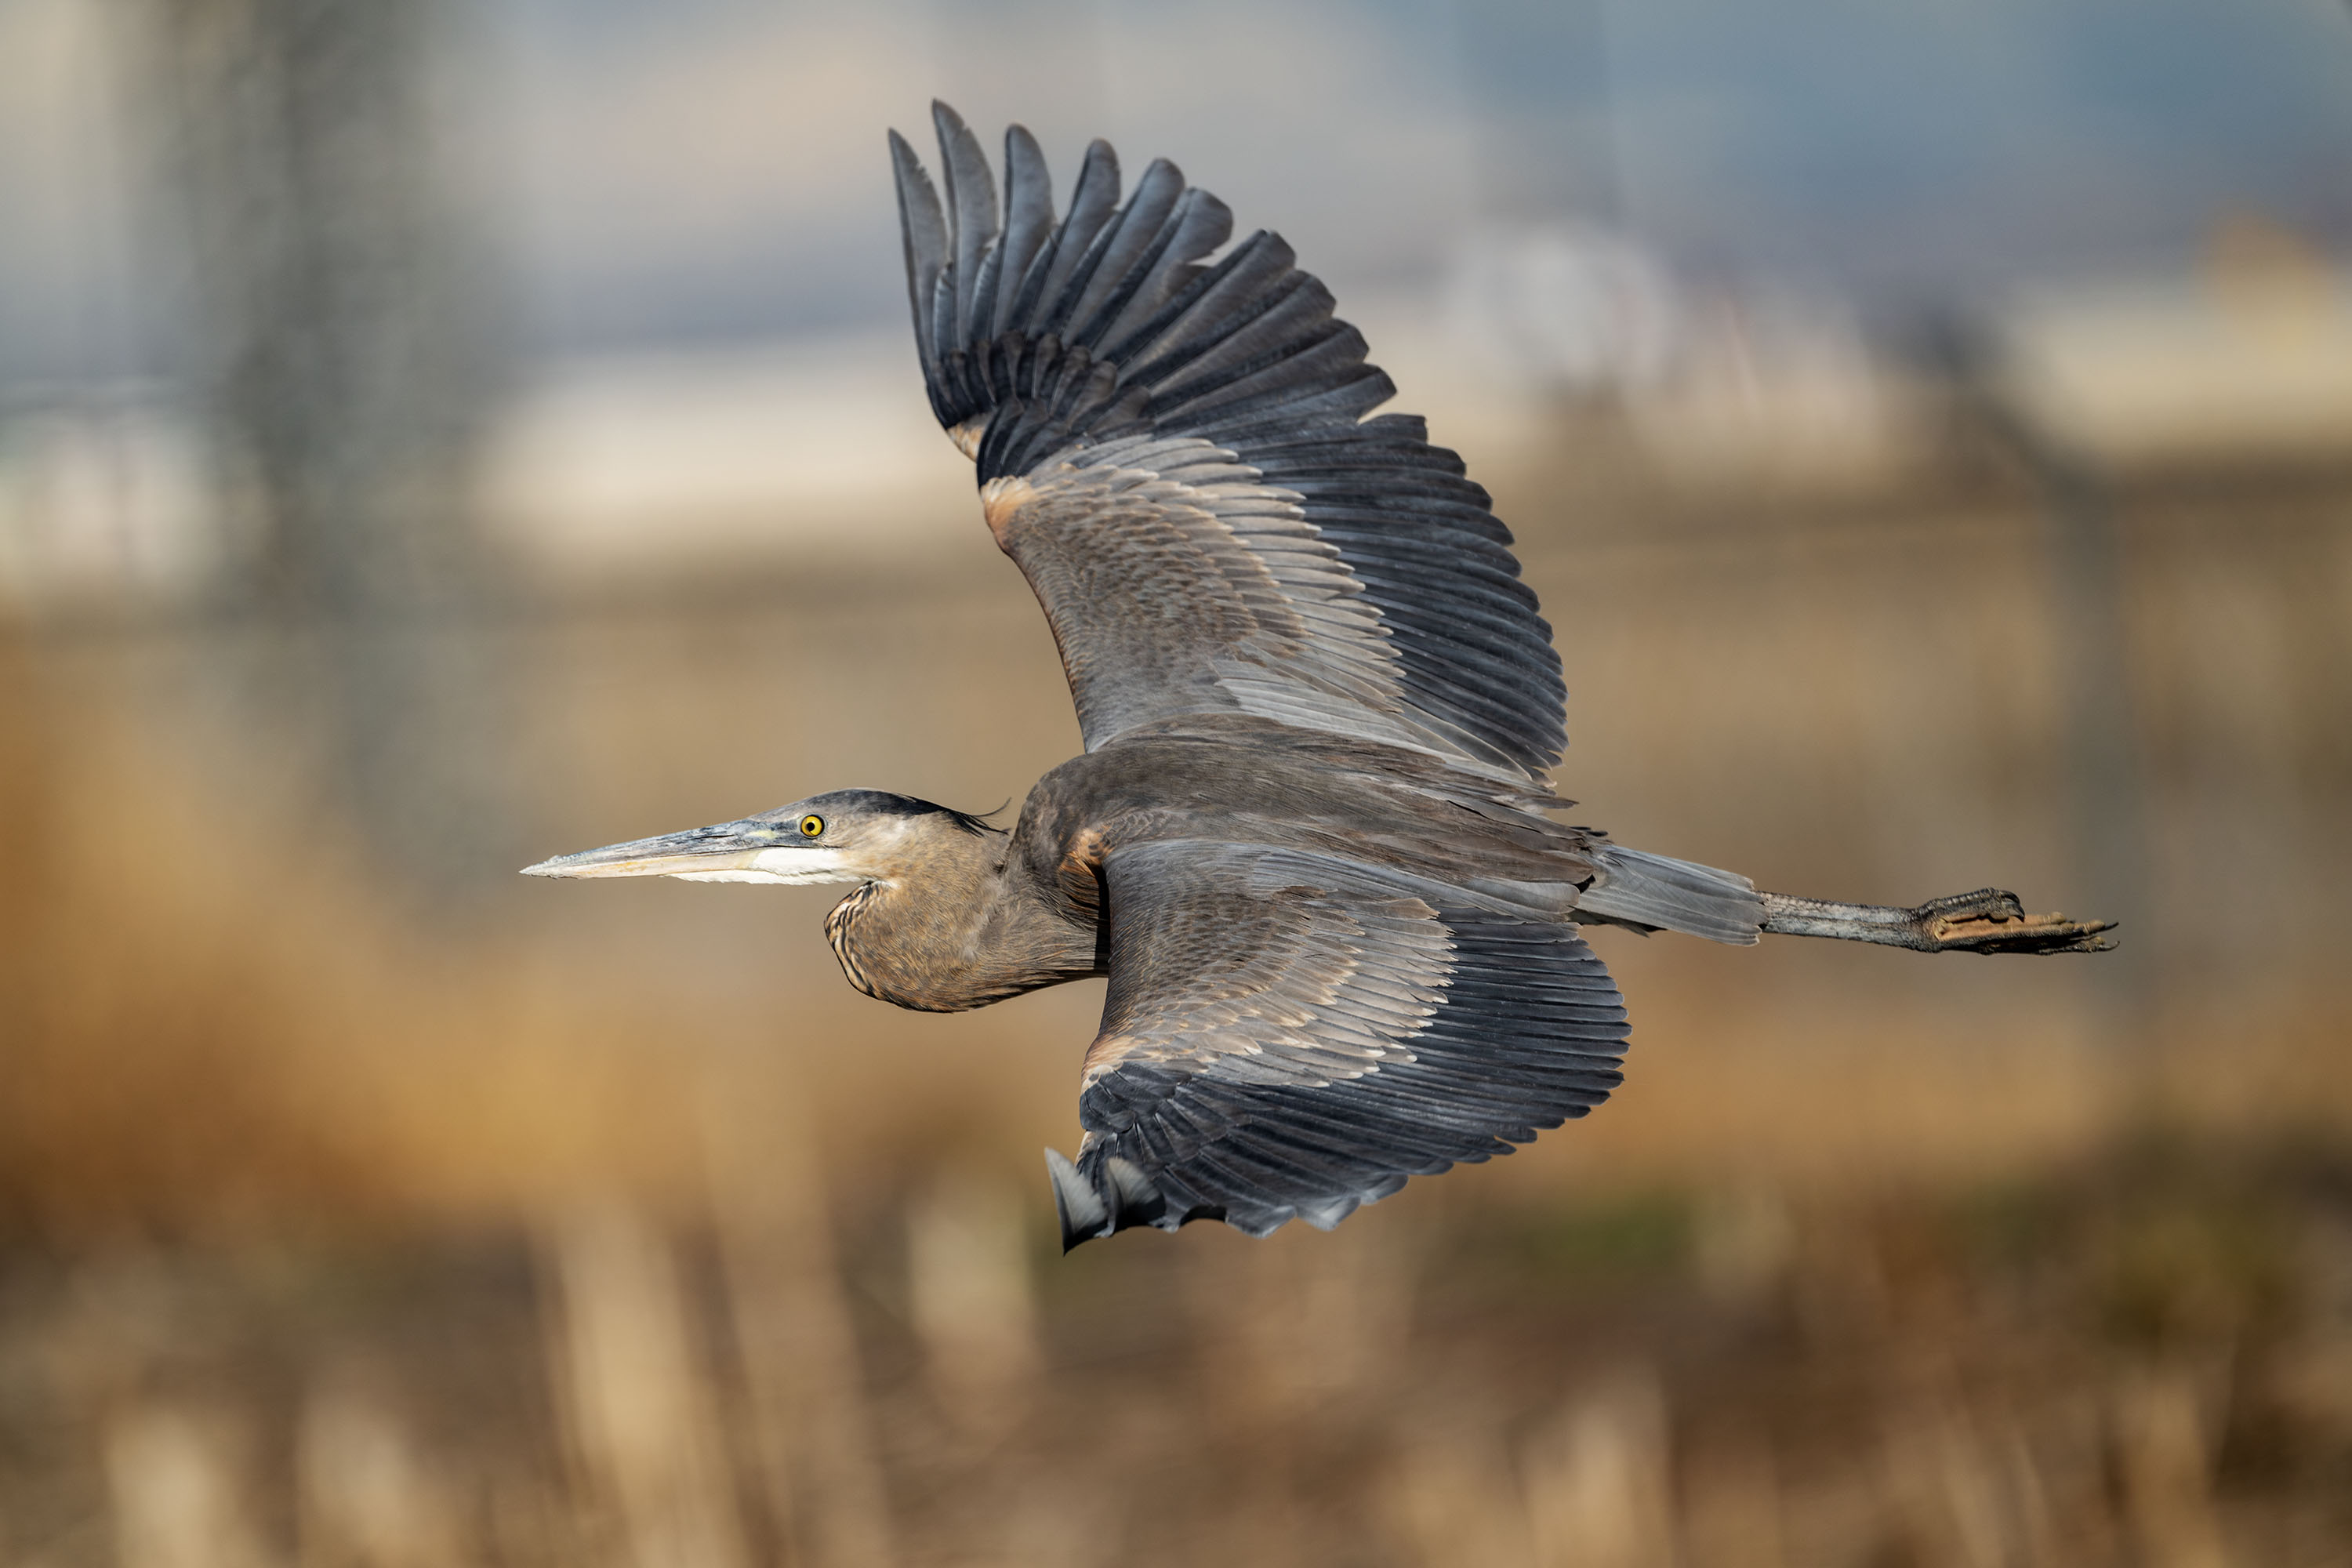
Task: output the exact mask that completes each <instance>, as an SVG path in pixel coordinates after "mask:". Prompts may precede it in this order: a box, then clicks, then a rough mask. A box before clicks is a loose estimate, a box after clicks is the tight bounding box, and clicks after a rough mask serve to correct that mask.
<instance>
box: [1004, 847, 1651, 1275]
mask: <svg viewBox="0 0 2352 1568" xmlns="http://www.w3.org/2000/svg"><path fill="white" fill-rule="evenodd" d="M1105 876H1106V883H1107V890H1108V899H1109V919H1110V942H1109V952H1110V973H1111V981H1110V994H1109V996H1108V1002H1107V1004H1106V1006H1105V1008H1104V1014H1103V1027H1102V1034H1101V1036H1100V1037H1098V1038H1097V1040H1096V1042H1095V1045H1094V1047H1093V1048H1092V1049H1091V1050H1089V1051H1088V1053H1087V1077H1086V1082H1085V1088H1084V1089H1083V1091H1082V1093H1081V1095H1080V1099H1079V1120H1080V1121H1081V1122H1082V1123H1083V1124H1084V1126H1085V1127H1086V1129H1087V1136H1086V1141H1085V1142H1084V1143H1083V1144H1082V1145H1081V1147H1080V1150H1079V1153H1078V1158H1077V1161H1076V1164H1075V1166H1072V1165H1070V1164H1069V1163H1067V1162H1063V1161H1059V1160H1058V1159H1057V1160H1056V1161H1054V1162H1050V1163H1051V1165H1052V1168H1053V1173H1054V1178H1055V1194H1056V1198H1057V1201H1058V1202H1059V1203H1060V1205H1061V1210H1062V1215H1063V1225H1064V1241H1065V1244H1066V1245H1071V1246H1075V1245H1076V1243H1077V1242H1079V1241H1082V1240H1085V1239H1087V1237H1090V1236H1095V1235H1108V1234H1109V1233H1110V1232H1112V1231H1114V1230H1118V1229H1122V1228H1125V1227H1126V1226H1131V1225H1145V1224H1149V1225H1156V1226H1161V1227H1162V1228H1165V1229H1171V1230H1172V1229H1174V1228H1175V1227H1176V1226H1180V1225H1181V1224H1183V1223H1185V1222H1186V1221H1188V1220H1193V1219H1201V1218H1219V1219H1223V1220H1225V1221H1227V1222H1228V1223H1230V1224H1232V1225H1234V1226H1237V1227H1239V1228H1241V1229H1243V1230H1245V1231H1249V1232H1251V1233H1252V1234H1254V1235H1264V1234H1265V1233H1266V1232H1267V1231H1270V1230H1272V1229H1274V1228H1275V1227H1276V1226H1280V1225H1283V1224H1284V1223H1286V1222H1287V1221H1288V1220H1290V1219H1292V1218H1303V1219H1305V1220H1307V1222H1308V1223H1309V1224H1311V1225H1317V1226H1331V1225H1335V1224H1337V1223H1338V1222H1339V1220H1341V1219H1342V1218H1344V1217H1346V1216H1347V1215H1349V1214H1350V1213H1352V1212H1353V1211H1354V1210H1355V1208H1356V1207H1357V1205H1360V1204H1365V1203H1370V1202H1373V1201H1376V1200H1377V1199H1380V1198H1382V1197H1385V1196H1387V1195H1389V1194H1391V1193H1394V1192H1395V1191H1396V1190H1397V1189H1398V1188H1400V1187H1402V1185H1403V1184H1404V1183H1405V1180H1406V1178H1407V1177H1410V1176H1415V1175H1432V1174H1435V1173H1438V1172H1441V1171H1444V1170H1445V1169H1447V1168H1448V1167H1450V1166H1452V1165H1454V1164H1455V1163H1460V1162H1465V1161H1481V1160H1485V1159H1487V1158H1489V1157H1491V1156H1493V1155H1495V1154H1498V1153H1507V1152H1509V1151H1510V1147H1511V1145H1512V1144H1514V1143H1520V1142H1527V1141H1528V1140H1529V1139H1532V1138H1533V1137H1534V1136H1535V1135H1536V1133H1537V1131H1538V1130H1540V1129H1543V1128H1548V1127H1557V1126H1559V1124H1560V1122H1561V1121H1565V1120H1567V1119H1569V1118H1571V1117H1578V1116H1582V1115H1583V1114H1584V1113H1585V1112H1586V1111H1587V1110H1591V1108H1592V1107H1593V1106H1595V1105H1598V1104H1600V1103H1601V1101H1602V1100H1606V1099H1607V1098H1608V1096H1609V1092H1610V1090H1611V1089H1613V1088H1614V1087H1615V1086H1616V1084H1617V1083H1618V1081H1619V1078H1620V1074H1619V1072H1618V1064H1619V1061H1620V1059H1621V1058H1622V1055H1623V1053H1624V1048H1625V1038H1626V1027H1625V1009H1624V1006H1623V1005H1622V1002H1621V1001H1620V999H1619V997H1618V994H1617V988H1616V985H1615V984H1614V983H1613V982H1612V980H1611V979H1610V978H1609V974H1608V972H1607V971H1606V970H1605V969H1603V968H1602V967H1601V961H1600V960H1599V959H1598V958H1596V957H1594V956H1593V954H1592V952H1591V949H1589V948H1588V947H1586V946H1585V944H1584V942H1583V941H1582V939H1581V938H1580V937H1579V936H1578V935H1577V932H1576V928H1575V927H1573V926H1571V925H1567V924H1563V923H1559V922H1556V921H1544V920H1535V919H1529V918H1528V916H1527V915H1526V913H1525V912H1523V911H1518V910H1512V909H1509V908H1507V907H1504V906H1501V905H1498V904H1496V903H1495V902H1493V901H1490V900H1487V899H1485V898H1483V897H1482V896H1481V895H1480V894H1478V893H1476V892H1475V891H1473V890H1471V889H1465V888H1460V887H1453V886H1449V885H1446V884H1444V883H1443V882H1440V881H1436V880H1433V879H1427V878H1423V877H1416V876H1412V875H1411V874H1408V873H1404V872H1401V871H1398V870H1395V869H1392V868H1385V867H1379V866H1373V865H1369V864H1365V863H1362V862H1358V861H1351V860H1347V859H1343V858H1339V857H1336V856H1328V855H1321V854H1314V853H1307V852H1301V851H1297V850H1288V849H1279V848H1270V847H1265V846H1258V845H1240V844H1223V843H1210V842H1204V841H1200V840H1162V841H1159V842H1154V843H1150V844H1143V845H1138V846H1135V847H1129V848H1124V849H1120V850H1118V851H1115V852H1114V853H1113V854H1112V855H1111V856H1110V857H1109V858H1108V862H1107V864H1106V868H1105Z"/></svg>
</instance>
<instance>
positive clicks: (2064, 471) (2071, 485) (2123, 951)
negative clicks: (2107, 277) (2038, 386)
mask: <svg viewBox="0 0 2352 1568" xmlns="http://www.w3.org/2000/svg"><path fill="white" fill-rule="evenodd" d="M1927 347H1928V358H1929V361H1930V364H1931V367H1932V368H1933V369H1934V370H1935V371H1936V373H1937V374H1938V375H1939V376H1940V377H1941V378H1942V379H1943V380H1944V382H1945V384H1947V385H1948V387H1949V388H1950V390H1951V394H1952V395H1953V398H1954V402H1955V404H1956V405H1957V409H1958V414H1959V416H1960V418H1961V420H1962V421H1963V422H1964V424H1965V425H1966V426H1969V427H1970V428H1971V429H1972V430H1973V431H1974V433H1975V434H1976V435H1977V436H1978V437H1979V438H1980V439H1983V440H1986V441H1989V442H1990V444H1991V446H1992V447H1994V448H1995V449H1996V450H1997V451H1998V452H1999V453H2000V455H2001V456H2002V457H2004V458H2007V459H2009V460H2010V461H2012V462H2014V463H2016V464H2017V465H2018V466H2019V467H2020V468H2022V469H2023V471H2024V473H2025V475H2026V477H2027V479H2030V480H2031V481H2032V485H2033V488H2034V490H2035V494H2036V496H2037V498H2038V500H2040V503H2041V508H2042V521H2043V526H2044V529H2045V536H2046V538H2047V539H2048V542H2049V560H2050V574H2051V585H2052V590H2053V600H2054V601H2055V605H2056V609H2057V612H2058V624H2057V626H2056V634H2057V635H2056V637H2054V638H2053V643H2054V645H2055V649H2056V653H2057V679H2058V686H2059V691H2060V700H2061V710H2060V711H2061V721H2062V722H2063V725H2064V726H2065V732H2064V737H2063V740H2064V744H2065V748H2066V763H2067V782H2068V796H2069V798H2068V802H2067V805H2068V809H2069V816H2070V818H2071V826H2072V828H2073V838H2074V849H2075V855H2076V858H2077V864H2078V868H2079V870H2080V873H2081V876H2082V897H2083V904H2082V909H2083V911H2084V913H2086V914H2090V915H2094V916H2095V917H2096V918H2098V919H2102V920H2112V921H2116V922H2117V925H2118V929H2117V931H2116V935H2117V937H2118V938H2119V939H2120V944H2119V947H2118V951H2117V952H2116V953H2115V954H2114V955H2112V956H2110V957H2105V958H2102V959H2100V960H2099V961H2098V963H2096V964H2095V965H2092V966H2091V968H2092V969H2094V970H2095V972H2096V973H2095V984H2099V985H2101V986H2102V987H2103V993H2104V994H2105V998H2106V999H2107V1004H2108V1005H2107V1006H2106V1008H2105V1013H2106V1018H2105V1026H2106V1028H2107V1029H2108V1030H2109V1032H2110V1033H2112V1034H2113V1035H2115V1036H2116V1037H2118V1038H2131V1037H2137V1036H2138V1035H2140V1034H2142V1033H2144V1032H2145V1026H2146V1025H2147V1024H2148V1023H2149V1021H2150V1013H2151V1011H2152V1009H2151V1007H2150V1003H2151V1001H2152V998H2151V996H2150V993H2149V987H2150V986H2151V985H2152V984H2154V982H2155V978H2156V974H2157V969H2156V966H2155V964H2154V963H2153V962H2152V961H2153V960H2154V959H2155V957H2156V950H2155V938H2156V935H2157V932H2156V931H2155V930H2154V929H2153V921H2154V915H2155V910H2154V909H2153V907H2152V906H2151V904H2150V902H2149V900H2148V893H2147V889H2148V878H2147V864H2146V858H2147V852H2148V841H2147V802H2146V785H2145V782H2144V777H2143V773H2142V769H2141V764H2140V752H2139V725H2138V715H2137V704H2136V703H2135V701H2134V700H2133V694H2132V679H2131V666H2130V645H2129V628H2128V626H2126V619H2125V609H2124V565H2123V542H2122V538H2121V536H2120V533H2119V531H2118V530H2117V527H2116V505H2115V499H2114V496H2113V494H2112V492H2111V490H2110V489H2109V487H2108V485H2107V483H2106V481H2105V478H2104V477H2103V476H2102V475H2101V474H2100V473H2099V472H2098V470H2097V469H2096V468H2095V467H2094V466H2093V464H2092V463H2091V462H2090V461H2089V460H2088V459H2087V458H2084V457H2083V456H2081V455H2080V454H2078V453H2075V452H2073V451H2071V450H2069V449H2068V448H2067V447H2065V446H2064V445H2063V443H2061V442H2060V441H2058V440H2057V439H2055V438H2054V437H2052V436H2051V435H2050V434H2049V433H2048V432H2047V431H2045V430H2043V429H2042V428H2041V426H2039V425H2038V424H2037V423H2036V422H2035V421H2034V420H2033V419H2032V417H2030V416H2028V415H2027V414H2026V413H2025V412H2024V411H2023V410H2021V409H2020V408H2019V407H2018V406H2017V405H2016V403H2015V401H2014V399H2013V398H2011V395H2009V393H2008V392H2007V390H2006V389H2005V387H2004V386H2003V384H2002V377H2001V374H2000V372H2001V367H2000V363H1999V362H1998V360H1997V358H1996V355H1995V353H1994V351H1993V349H1992V347H1991V345H1990V342H1989V341H1988V339H1987V336H1986V334H1985V333H1984V332H1983V331H1981V330H1980V329H1979V328H1977V327H1975V326H1973V325H1971V324H1969V323H1964V322H1958V321H1944V322H1940V323H1938V324H1937V326H1936V327H1935V328H1934V330H1933V331H1932V332H1931V335H1930V338H1929V342H1928V345H1927Z"/></svg>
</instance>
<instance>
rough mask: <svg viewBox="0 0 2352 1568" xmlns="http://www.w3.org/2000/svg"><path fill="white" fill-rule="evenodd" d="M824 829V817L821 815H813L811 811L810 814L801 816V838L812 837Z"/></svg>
mask: <svg viewBox="0 0 2352 1568" xmlns="http://www.w3.org/2000/svg"><path fill="white" fill-rule="evenodd" d="M823 832H824V817H822V816H817V815H815V814H814V813H813V812H812V813H811V814H810V815H808V816H803V817H802V818H801V837H803V838H814V837H816V836H817V835H818V834H820V833H823Z"/></svg>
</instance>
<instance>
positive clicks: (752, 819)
mask: <svg viewBox="0 0 2352 1568" xmlns="http://www.w3.org/2000/svg"><path fill="white" fill-rule="evenodd" d="M995 832H996V829H994V828H992V827H990V826H988V825H987V824H986V823H984V822H982V820H981V819H980V818H978V817H976V816H969V815H967V814H966V813H964V812H961V811H954V810H950V808H949V807H947V806H944V805H932V804H931V803H930V802H929V801H927V800H913V799H909V798H908V796H906V795H891V794H888V793H887V792H886V791H883V790H878V789H843V790H835V791H834V792H833V793H832V794H831V795H811V796H810V797H809V798H808V799H806V800H801V801H794V802H793V804H792V805H786V806H779V807H778V808H777V809H775V810H774V811H763V812H761V814H760V815H759V816H747V817H745V818H743V819H742V820H741V821H740V822H721V823H719V824H717V825H715V826H710V827H697V828H691V829H689V830H688V831H687V832H684V833H665V834H663V835H662V836H661V837H657V838H637V839H632V840H631V841H630V842H628V843H626V844H608V845H606V846H605V847H604V848H602V849H583V850H582V851H581V852H580V853H579V854H577V855H559V856H557V857H556V858H554V859H552V860H541V862H540V863H539V864H538V865H536V866H526V867H524V868H523V872H522V874H523V875H524V876H526V877H682V878H684V879H686V880H688V881H689V882H778V883H786V884H790V883H794V882H895V881H899V880H902V879H906V878H908V877H910V876H919V875H920V874H921V872H922V871H923V870H924V869H925V868H927V867H930V866H935V865H937V864H939V863H940V862H941V861H942V860H944V859H947V858H958V859H961V858H968V857H969V856H970V854H971V850H972V849H973V848H974V847H976V846H975V843H974V841H975V840H984V839H986V838H987V837H990V836H992V835H993V834H994V833H995Z"/></svg>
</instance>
